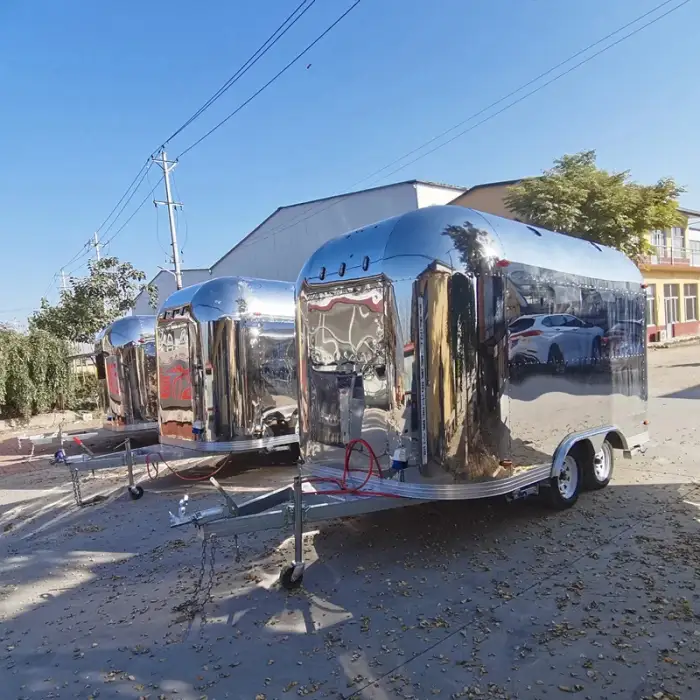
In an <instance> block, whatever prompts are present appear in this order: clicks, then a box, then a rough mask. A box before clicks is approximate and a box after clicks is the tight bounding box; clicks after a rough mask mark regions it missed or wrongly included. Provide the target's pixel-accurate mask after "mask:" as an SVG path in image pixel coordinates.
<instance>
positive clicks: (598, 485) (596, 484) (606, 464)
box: [583, 440, 615, 491]
mask: <svg viewBox="0 0 700 700" xmlns="http://www.w3.org/2000/svg"><path fill="white" fill-rule="evenodd" d="M614 466H615V453H614V451H613V446H612V445H611V444H610V442H609V441H608V440H605V442H603V445H602V447H601V448H600V452H598V453H597V454H596V455H594V457H593V462H592V464H591V465H590V466H589V467H588V468H587V469H585V470H584V472H583V485H584V486H585V487H586V488H587V489H590V490H591V491H596V490H598V489H604V488H605V487H606V486H607V485H608V484H609V483H610V479H612V475H613V467H614Z"/></svg>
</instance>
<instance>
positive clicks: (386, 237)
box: [170, 206, 648, 588]
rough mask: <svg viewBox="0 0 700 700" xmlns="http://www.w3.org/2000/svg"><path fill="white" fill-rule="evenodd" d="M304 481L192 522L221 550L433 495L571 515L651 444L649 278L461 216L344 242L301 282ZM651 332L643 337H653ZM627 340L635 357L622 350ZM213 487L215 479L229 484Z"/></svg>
mask: <svg viewBox="0 0 700 700" xmlns="http://www.w3.org/2000/svg"><path fill="white" fill-rule="evenodd" d="M296 311H297V348H298V363H299V364H298V373H299V377H298V381H299V435H300V441H301V451H302V457H303V458H304V460H305V463H304V465H303V466H302V467H300V471H299V474H298V476H297V477H296V478H295V479H294V481H293V483H292V484H290V485H289V486H285V487H283V488H281V489H278V490H276V491H274V492H271V493H267V494H264V495H262V496H260V497H258V498H254V499H252V500H250V501H248V502H245V503H242V504H240V505H237V504H235V503H234V502H233V501H232V500H231V499H230V497H229V496H228V495H226V494H225V492H223V490H222V489H220V490H221V491H222V493H223V494H224V497H225V503H224V505H223V506H220V507H214V508H209V509H207V510H201V511H198V512H196V513H188V512H187V502H186V499H183V501H181V502H180V507H179V509H178V511H177V513H176V514H173V513H171V514H170V520H171V525H172V526H173V527H178V526H181V525H184V524H187V523H194V524H195V525H197V526H198V527H199V528H200V529H201V532H202V534H203V536H204V543H205V546H206V543H207V540H208V539H209V538H210V537H212V536H218V537H221V536H237V535H238V534H241V533H244V532H251V531H256V530H262V529H268V528H286V527H290V528H293V531H294V535H295V559H294V561H293V562H292V563H291V564H290V565H289V566H287V567H285V568H284V569H283V571H282V573H281V578H280V580H281V583H282V585H283V586H284V587H286V588H294V587H296V586H298V585H300V584H301V580H302V575H303V572H304V561H303V557H302V532H303V528H304V527H305V526H307V525H309V524H311V523H313V522H318V521H321V520H328V519H332V518H338V517H344V516H353V515H360V514H363V513H369V512H372V511H378V510H385V509H388V508H397V507H401V506H406V505H412V504H415V503H420V502H425V501H439V500H467V499H479V498H490V497H494V496H506V497H507V498H509V499H517V498H521V497H526V496H530V495H535V494H541V495H542V496H544V497H545V498H546V499H547V501H548V502H549V503H550V504H551V506H553V507H555V508H558V509H564V508H568V507H571V506H573V505H574V503H575V502H576V500H577V499H578V497H579V493H580V492H581V490H582V489H584V488H586V489H591V490H594V489H600V488H603V487H605V486H606V485H607V484H608V483H609V481H610V479H611V477H612V473H613V464H614V456H615V454H616V453H621V454H623V455H624V456H625V457H631V455H632V453H633V452H635V451H636V450H638V449H642V448H643V446H644V444H645V443H646V442H647V440H648V429H647V417H646V404H647V363H646V341H645V339H644V340H642V341H641V342H639V339H638V338H636V336H635V338H628V339H623V340H624V341H625V342H618V341H620V335H621V334H622V335H624V334H625V333H630V334H633V333H634V331H633V330H632V329H634V328H636V327H637V326H638V325H639V324H640V323H641V324H642V325H643V323H644V318H645V312H646V293H645V285H644V282H643V279H642V276H641V274H640V272H639V270H638V269H637V267H636V266H635V265H634V263H633V262H632V261H631V260H629V259H628V258H627V257H625V255H623V254H622V253H620V252H618V251H616V250H613V249H610V248H606V247H604V246H601V245H597V244H595V243H591V242H588V241H585V240H582V239H579V238H574V237H571V236H566V235H563V234H559V233H554V232H552V231H547V230H544V229H541V228H537V227H534V226H528V225H525V224H522V223H518V222H515V221H511V220H507V219H503V218H500V217H496V216H491V215H487V214H483V213H481V212H478V211H475V210H472V209H466V208H462V207H455V206H437V207H429V208H425V209H420V210H418V211H413V212H410V213H407V214H404V215H402V216H398V217H395V218H392V219H387V220H385V221H380V222H378V223H376V224H374V225H371V226H367V227H365V228H363V229H359V230H357V231H353V232H351V233H348V234H346V235H343V236H340V237H338V238H335V239H333V240H331V241H329V242H327V243H326V244H325V245H323V246H322V247H321V248H319V249H318V250H317V251H316V253H314V255H312V257H311V258H310V259H309V260H308V262H307V263H306V265H305V267H304V268H303V270H302V271H301V273H300V275H299V279H298V281H297V286H296ZM643 337H644V336H643ZM613 339H616V341H615V346H616V347H623V348H626V349H625V351H624V352H610V351H609V348H610V346H611V344H612V341H613ZM215 485H216V484H215Z"/></svg>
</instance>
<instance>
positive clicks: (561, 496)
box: [547, 452, 582, 510]
mask: <svg viewBox="0 0 700 700" xmlns="http://www.w3.org/2000/svg"><path fill="white" fill-rule="evenodd" d="M581 471H582V470H581V467H580V465H579V463H578V461H577V460H576V457H575V456H574V455H573V454H572V453H571V452H569V454H568V455H566V457H565V458H564V463H563V464H562V467H561V471H560V472H559V474H558V475H557V476H553V477H552V478H551V479H550V480H549V485H550V488H549V489H547V491H548V494H547V495H548V500H549V505H550V506H551V507H552V508H554V509H555V510H566V509H567V508H571V506H573V505H574V503H576V501H577V500H578V495H579V493H580V491H581V482H582V478H581Z"/></svg>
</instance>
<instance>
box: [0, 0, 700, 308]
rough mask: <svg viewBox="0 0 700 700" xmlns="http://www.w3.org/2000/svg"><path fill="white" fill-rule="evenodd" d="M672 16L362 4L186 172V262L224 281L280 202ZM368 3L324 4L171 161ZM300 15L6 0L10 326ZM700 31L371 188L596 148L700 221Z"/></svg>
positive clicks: (418, 2)
mask: <svg viewBox="0 0 700 700" xmlns="http://www.w3.org/2000/svg"><path fill="white" fill-rule="evenodd" d="M660 2H661V0H613V1H611V0H585V1H584V0H436V1H435V2H433V3H428V2H425V0H362V2H361V3H360V4H359V5H358V7H357V8H356V9H355V10H354V11H353V12H352V13H350V15H349V16H348V17H347V18H346V19H345V20H344V21H343V22H342V23H341V24H340V25H338V27H337V28H336V29H335V30H334V31H333V32H332V33H331V34H329V36H328V37H327V38H326V39H325V40H323V41H322V42H321V43H320V44H318V45H317V46H316V47H315V48H314V49H313V50H312V51H311V52H310V53H309V54H308V56H307V57H305V58H304V59H302V61H301V62H300V64H299V65H297V66H295V67H293V68H292V69H291V70H290V71H288V72H287V73H286V74H285V75H284V76H283V77H282V78H281V79H280V80H279V81H277V82H276V83H275V84H274V85H273V86H272V87H271V88H269V89H268V90H267V91H266V92H265V93H263V94H262V95H261V96H260V97H259V98H257V99H256V100H254V101H253V102H252V103H251V104H250V105H249V106H248V107H246V108H245V109H244V110H243V111H241V112H240V113H239V114H238V115H237V116H236V117H234V118H233V119H231V120H230V121H229V123H228V124H227V125H226V126H224V127H223V128H222V129H220V130H219V131H218V132H216V133H215V134H214V135H213V136H211V137H210V138H208V139H207V140H206V141H204V142H203V143H202V144H201V145H200V146H198V147H197V148H195V149H193V150H192V151H191V152H190V153H188V154H187V155H185V156H184V157H183V158H182V160H181V162H180V164H179V166H178V167H177V169H176V171H175V173H174V181H175V185H176V191H177V197H179V198H180V199H181V200H182V201H183V202H184V204H185V214H184V216H183V217H181V218H180V236H181V241H182V244H183V245H184V265H185V266H187V267H198V266H208V265H209V264H210V263H212V262H213V261H214V260H216V259H217V258H218V257H219V256H220V255H221V254H223V253H224V252H225V251H226V250H228V249H229V248H230V247H231V246H233V245H234V244H235V243H236V241H238V240H239V239H240V238H241V237H242V236H244V235H245V234H246V233H248V232H249V231H250V229H251V228H252V227H254V226H255V225H256V224H258V223H259V222H260V221H261V220H262V219H263V218H265V217H266V216H267V215H268V214H269V213H271V212H272V211H273V210H274V209H275V208H276V207H277V206H280V205H284V204H290V203H294V202H297V201H303V200H307V199H313V198H316V197H323V196H328V195H331V194H334V193H337V192H342V191H345V190H347V189H348V188H349V187H350V186H352V185H353V184H354V183H356V182H357V181H358V180H360V179H362V178H365V177H366V176H368V175H370V174H371V173H373V172H374V171H376V170H377V169H379V168H381V167H383V166H384V165H386V164H388V163H390V162H391V161H393V160H394V159H395V158H397V157H399V156H401V155H402V154H403V153H405V152H407V151H409V150H411V149H412V148H414V147H416V146H418V145H419V144H421V143H423V142H424V141H426V140H428V139H429V138H431V137H433V136H435V135H436V134H438V133H440V132H442V131H443V130H444V129H447V128H449V127H450V126H452V125H453V124H455V123H457V122H459V121H461V120H463V119H465V118H466V117H468V116H469V115H470V114H472V113H473V112H476V111H478V110H479V109H481V108H482V107H484V106H486V105H488V104H490V103H491V102H493V101H495V100H497V99H499V98H500V97H501V96H503V95H504V94H506V93H508V92H510V91H511V90H513V89H515V88H517V87H518V86H519V85H521V84H522V83H524V82H526V81H528V80H530V79H531V78H533V77H535V76H536V75H538V74H539V73H541V72H543V71H544V70H547V69H548V68H550V67H551V66H552V65H554V64H556V63H558V62H559V61H561V60H563V59H565V58H567V57H568V56H569V55H571V54H572V53H574V52H575V51H577V50H578V49H580V48H583V47H585V46H586V45H588V44H589V43H591V42H593V41H596V40H597V39H599V38H601V37H602V36H604V35H605V34H607V33H608V32H610V31H612V30H613V29H616V28H617V27H618V26H620V25H622V24H624V23H626V22H627V21H630V20H632V19H633V18H634V17H636V16H638V15H640V14H641V13H643V12H644V11H646V10H649V9H651V8H652V7H654V6H655V5H658V4H659V3H660ZM680 2H681V0H675V2H673V3H671V4H670V5H668V6H667V7H666V8H665V9H669V8H670V7H672V6H673V5H675V4H678V3H680ZM351 3H352V0H318V1H317V2H316V4H315V5H314V7H313V8H312V9H311V10H310V11H309V12H308V13H307V14H306V15H305V16H304V18H303V19H302V20H301V21H300V22H299V23H298V24H297V25H296V26H295V27H294V28H293V29H292V30H291V31H290V32H289V33H288V34H287V35H286V36H285V37H284V38H283V39H282V40H281V41H280V42H279V43H278V44H277V45H276V46H275V47H274V49H273V50H272V51H270V52H269V53H268V54H267V55H266V56H265V57H264V58H263V59H262V60H261V61H260V62H259V63H258V64H257V65H256V66H255V68H254V69H253V70H251V71H250V72H249V73H248V74H247V75H246V76H245V77H244V78H243V79H242V80H240V81H239V82H238V83H237V84H236V85H235V86H234V87H233V88H232V89H231V90H230V91H229V92H228V93H227V94H226V95H225V96H224V97H223V98H222V99H221V100H219V102H217V103H216V105H215V106H214V107H213V108H212V109H211V110H209V111H208V112H207V113H206V114H205V115H204V116H203V117H202V118H201V119H199V120H198V121H196V122H195V123H194V124H193V125H192V126H191V127H189V128H188V129H187V130H186V131H184V132H183V133H182V134H181V135H180V136H178V137H177V139H176V140H175V141H174V142H173V144H172V145H171V146H170V153H171V154H173V155H175V154H177V153H179V152H180V151H182V150H183V149H184V148H185V147H187V146H188V145H190V143H192V142H193V141H194V140H196V139H197V138H198V137H199V136H201V135H202V134H203V133H204V132H205V131H206V130H207V129H208V128H209V127H211V126H212V125H213V124H215V123H216V122H217V121H219V120H220V119H221V118H222V117H223V116H225V115H226V114H227V113H228V112H230V111H231V110H233V109H234V108H235V107H236V106H237V105H238V104H239V103H240V102H242V101H243V100H244V99H246V98H247V97H248V96H249V95H250V94H251V93H252V92H254V91H255V90H256V89H257V88H258V87H260V85H262V84H263V83H264V82H266V81H267V80H268V79H269V78H270V77H271V76H272V75H273V74H274V73H275V72H276V71H277V70H278V69H279V68H280V67H281V66H283V65H284V64H285V63H286V62H287V61H288V60H289V59H290V58H291V57H292V56H293V55H294V54H295V53H297V52H298V51H299V50H300V49H301V48H302V47H304V46H305V45H306V44H307V43H308V42H309V41H310V40H311V39H313V38H315V36H316V35H317V34H318V33H320V31H322V30H323V29H324V28H325V27H326V26H327V25H328V24H329V23H330V22H331V21H332V20H333V19H334V18H335V17H336V16H338V15H339V14H340V13H341V12H342V11H343V10H344V9H345V8H347V7H348V6H349V5H350V4H351ZM297 4H298V0H258V1H257V2H240V1H239V2H225V1H224V0H209V2H206V3H193V2H191V0H167V1H166V0H150V1H149V2H147V3H144V2H136V0H123V2H121V3H95V2H93V3H88V2H85V1H84V0H62V2H60V3H59V2H51V1H50V0H36V2H31V3H30V2H24V1H23V0H4V2H2V3H0V90H1V95H2V97H1V105H2V106H1V108H0V240H2V241H3V243H4V251H3V260H4V263H5V264H4V266H3V268H4V274H3V275H2V277H1V278H0V319H10V318H13V317H17V318H23V317H26V315H27V313H29V312H30V311H31V308H32V307H36V306H37V305H38V303H39V299H40V297H41V296H42V294H44V293H45V292H46V291H47V289H49V298H50V299H52V300H55V299H56V294H57V292H56V286H53V287H51V282H52V277H53V275H54V274H55V273H56V272H57V270H58V268H59V267H60V266H61V265H62V264H64V263H66V262H67V261H68V260H70V259H71V258H72V257H73V256H74V255H75V254H76V253H77V252H78V251H79V249H80V248H81V246H82V245H83V244H84V242H85V241H86V240H87V239H88V238H89V237H90V236H91V235H92V233H93V231H94V230H95V228H96V227H97V226H99V224H100V223H101V222H102V220H103V219H104V218H105V216H106V215H107V214H108V213H109V211H110V210H111V209H112V207H113V205H114V204H115V203H116V201H117V199H118V198H119V197H120V196H121V194H122V192H123V191H124V189H125V188H126V186H127V185H128V184H129V182H130V181H131V180H132V178H133V177H134V175H135V174H136V172H137V171H138V169H139V167H140V166H141V164H142V163H143V162H144V160H145V159H146V157H147V156H148V154H149V153H150V152H151V151H152V150H153V149H154V148H156V147H157V146H158V145H159V144H160V143H161V142H162V141H163V140H164V139H165V138H166V137H167V136H168V135H169V134H170V133H171V132H172V131H173V130H174V129H175V128H176V127H177V126H179V125H180V124H181V123H182V122H183V121H184V120H185V119H187V118H188V117H189V116H190V115H191V113H192V112H194V111H195V110H196V109H197V108H198V107H199V106H200V105H201V104H202V103H203V102H204V100H206V99H207V98H208V97H209V96H210V95H211V94H212V93H213V92H214V91H215V90H216V89H217V88H218V87H219V86H220V85H221V84H222V83H223V82H224V81H225V80H226V79H227V78H228V77H229V76H230V75H231V74H232V73H233V72H234V71H235V70H236V69H237V68H238V66H239V65H240V64H241V63H242V62H243V61H244V60H246V59H247V58H248V56H249V55H250V54H251V53H252V52H253V51H254V50H255V49H256V48H257V47H258V46H259V45H260V43H261V42H262V41H264V40H265V39H266V38H267V36H268V35H269V34H270V33H271V32H272V31H273V30H274V29H275V28H276V27H277V26H278V24H279V23H280V22H281V21H282V20H283V19H284V18H285V17H286V15H287V14H289V12H291V10H292V9H293V7H294V6H296V5H297ZM698 26H700V3H699V2H696V1H692V2H690V3H688V4H687V5H685V6H684V7H682V8H681V9H679V10H678V11H677V12H674V13H672V14H671V15H670V16H668V17H666V18H664V19H662V20H661V21H660V22H658V23H656V24H654V25H653V26H651V27H649V28H648V29H646V30H644V31H643V32H641V33H640V34H638V35H636V36H634V37H632V38H630V39H629V40H627V41H624V42H623V43H622V44H620V45H619V46H617V47H615V48H613V49H611V50H610V51H608V52H606V53H604V54H603V55H602V56H600V57H598V58H596V59H594V60H593V61H591V62H590V63H588V64H587V65H585V66H583V67H581V68H579V69H578V70H576V71H574V72H572V73H571V74H569V75H567V76H565V77H564V78H562V79H561V80H560V81H558V82H556V83H555V84H553V85H551V86H549V87H547V88H545V89H544V90H542V91H541V92H539V93H538V94H537V95H535V96H533V97H530V98H528V99H526V100H524V101H523V102H521V103H520V104H518V105H516V106H515V107H513V108H512V109H509V110H507V111H506V112H504V113H503V114H501V115H498V116H496V117H495V118H493V119H491V120H490V121H488V122H487V123H486V124H483V125H482V126H480V127H478V128H477V129H474V130H473V131H471V132H470V133H469V134H467V135H465V136H464V137H462V138H460V139H458V140H456V141H455V142H453V143H451V144H450V145H449V146H446V147H445V148H443V149H441V150H439V151H437V152H435V153H433V154H431V155H429V156H427V157H425V158H423V159H422V160H420V161H418V162H416V163H414V164H412V165H410V166H409V167H407V168H405V169H404V170H402V171H401V172H398V173H395V174H393V175H391V177H389V178H384V179H382V178H379V179H373V180H368V181H366V182H365V183H363V185H364V186H370V185H376V184H385V183H387V182H390V181H399V180H406V179H413V178H419V179H427V180H437V181H441V182H448V183H452V184H457V185H464V186H469V185H474V184H477V183H480V182H485V181H491V180H503V179H509V178H513V177H518V176H523V175H530V174H535V173H538V172H540V171H541V170H543V169H544V168H546V167H548V166H549V165H550V164H551V161H552V160H553V159H554V158H555V157H557V156H559V155H561V154H562V153H566V152H575V151H579V150H583V149H589V148H595V149H596V150H597V151H598V154H599V162H600V164H601V165H602V166H604V167H607V168H611V169H627V168H629V169H631V171H632V175H633V177H634V178H635V179H637V180H639V181H653V180H656V179H658V178H659V177H662V176H666V175H671V176H673V177H675V178H676V179H677V180H678V181H679V182H680V183H682V184H683V185H684V186H685V187H686V188H687V190H688V192H687V194H686V195H684V197H683V198H682V202H683V203H684V204H685V205H686V206H689V207H692V208H699V209H700V175H699V174H698V172H699V171H698V168H699V164H700V139H698V136H697V135H698V115H699V114H700V98H698V97H697V96H696V94H695V93H696V92H697V90H696V86H695V82H696V80H695V79H696V76H697V73H698V68H699V67H700V59H699V58H698V56H699V55H700V54H699V53H698V50H697V47H696V28H697V27H698ZM309 63H310V64H311V66H310V68H308V69H307V64H309ZM156 180H157V173H156V171H155V169H154V171H153V173H152V175H151V182H152V184H155V183H156ZM147 182H148V181H144V187H143V190H142V192H140V193H139V194H138V195H137V197H136V198H135V199H134V201H133V203H132V204H133V205H134V206H135V204H136V203H137V202H138V201H140V200H141V199H142V198H143V197H144V196H145V194H146V192H147V190H148V187H147ZM157 195H158V197H159V198H162V196H163V194H162V192H161V191H160V190H159V191H158V192H157ZM131 211H132V209H131V208H128V209H127V210H126V211H125V212H124V218H126V215H128V214H130V213H131ZM119 225H120V222H118V223H117V224H116V226H115V228H113V229H112V231H111V232H114V231H115V230H116V228H117V227H118V226H119ZM158 234H159V235H158ZM108 235H109V234H108ZM167 240H168V239H167V218H166V214H165V212H164V211H162V210H161V211H159V212H157V213H156V211H155V209H154V207H153V206H152V205H151V204H149V205H148V206H145V207H144V208H143V209H142V210H141V211H140V212H139V213H138V214H137V215H136V216H135V217H134V219H133V220H132V222H131V223H130V224H129V226H127V227H126V228H125V229H124V230H123V231H122V232H121V233H120V234H119V235H118V236H117V237H116V238H115V239H114V241H113V242H112V244H111V246H110V252H111V253H113V254H115V255H118V256H119V257H121V258H123V259H126V260H129V261H131V262H132V263H133V264H135V265H136V266H137V267H140V268H141V269H144V270H145V271H146V272H147V273H148V274H149V276H150V275H151V274H153V273H155V272H157V266H158V265H164V264H165V256H166V253H165V252H164V250H165V246H166V245H167ZM83 260H84V258H83ZM75 267H76V266H75V265H73V266H72V268H75ZM69 269H71V268H69ZM84 270H85V268H84V267H83V268H78V269H76V270H75V273H76V274H80V273H81V272H84Z"/></svg>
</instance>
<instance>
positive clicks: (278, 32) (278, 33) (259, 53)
mask: <svg viewBox="0 0 700 700" xmlns="http://www.w3.org/2000/svg"><path fill="white" fill-rule="evenodd" d="M669 1H670V0H669ZM315 2H316V0H302V2H301V3H299V5H297V7H296V8H295V9H294V10H293V11H292V13H291V14H290V15H289V16H288V17H287V18H286V19H285V20H284V22H282V24H281V25H280V26H279V27H277V29H275V31H274V32H273V33H272V34H271V35H270V36H269V37H268V38H267V39H266V40H265V42H263V44H262V45H261V46H260V47H259V48H258V49H257V50H256V51H255V53H253V55H252V56H251V57H250V58H249V59H248V60H247V61H246V62H245V63H244V64H243V65H242V66H241V67H240V68H239V69H238V70H237V71H236V72H235V73H234V74H233V75H232V76H231V77H230V78H229V79H228V80H227V81H226V82H225V83H224V84H223V85H222V86H221V87H220V88H219V89H218V90H217V91H216V92H215V93H214V94H213V95H212V96H211V97H210V98H209V99H208V100H207V101H206V102H205V103H204V104H203V105H202V106H201V107H200V108H199V109H198V110H197V111H196V112H195V113H194V114H193V115H192V116H191V117H190V118H189V119H188V120H187V121H186V122H185V123H184V124H182V125H181V126H180V127H178V128H177V129H176V130H175V131H174V132H173V133H172V134H170V136H168V138H167V139H166V140H165V141H164V142H163V146H166V145H168V144H169V143H170V142H171V141H172V140H173V139H174V138H175V137H176V136H178V134H180V133H181V132H182V131H184V130H185V129H186V128H187V127H188V126H189V125H190V124H191V123H192V122H193V121H195V120H196V119H198V118H199V117H200V116H201V115H202V114H203V113H204V112H205V111H206V110H207V109H209V107H211V105H213V104H214V102H216V101H217V100H218V99H219V98H220V97H221V96H222V95H223V94H224V93H225V92H226V91H227V90H229V89H230V88H231V87H232V86H233V85H234V84H235V83H236V82H238V80H240V79H241V78H242V77H243V76H244V75H245V74H246V73H247V72H248V71H249V70H250V69H251V68H252V67H253V66H254V65H255V64H256V63H257V62H258V61H259V60H260V59H261V58H262V57H263V56H264V55H265V54H266V53H267V52H268V51H269V50H270V49H271V48H272V47H273V46H274V45H275V44H276V43H277V42H278V41H279V40H280V39H281V38H282V37H283V36H284V35H285V34H286V33H287V32H288V31H289V30H290V29H291V28H292V27H293V26H294V25H295V24H296V23H297V22H298V21H299V20H300V19H301V18H302V17H303V16H304V15H305V14H306V13H307V12H308V11H309V10H310V9H311V7H312V6H313V5H314V3H315ZM307 3H308V5H307V6H306V7H304V5H306V4H307ZM302 8H304V9H303V10H302ZM300 11H301V12H300ZM298 12H299V15H298V16H297V17H294V15H296V14H297V13H298ZM293 18H294V19H293ZM288 23H289V24H288ZM287 24H288V26H287V27H285V25H287Z"/></svg>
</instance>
